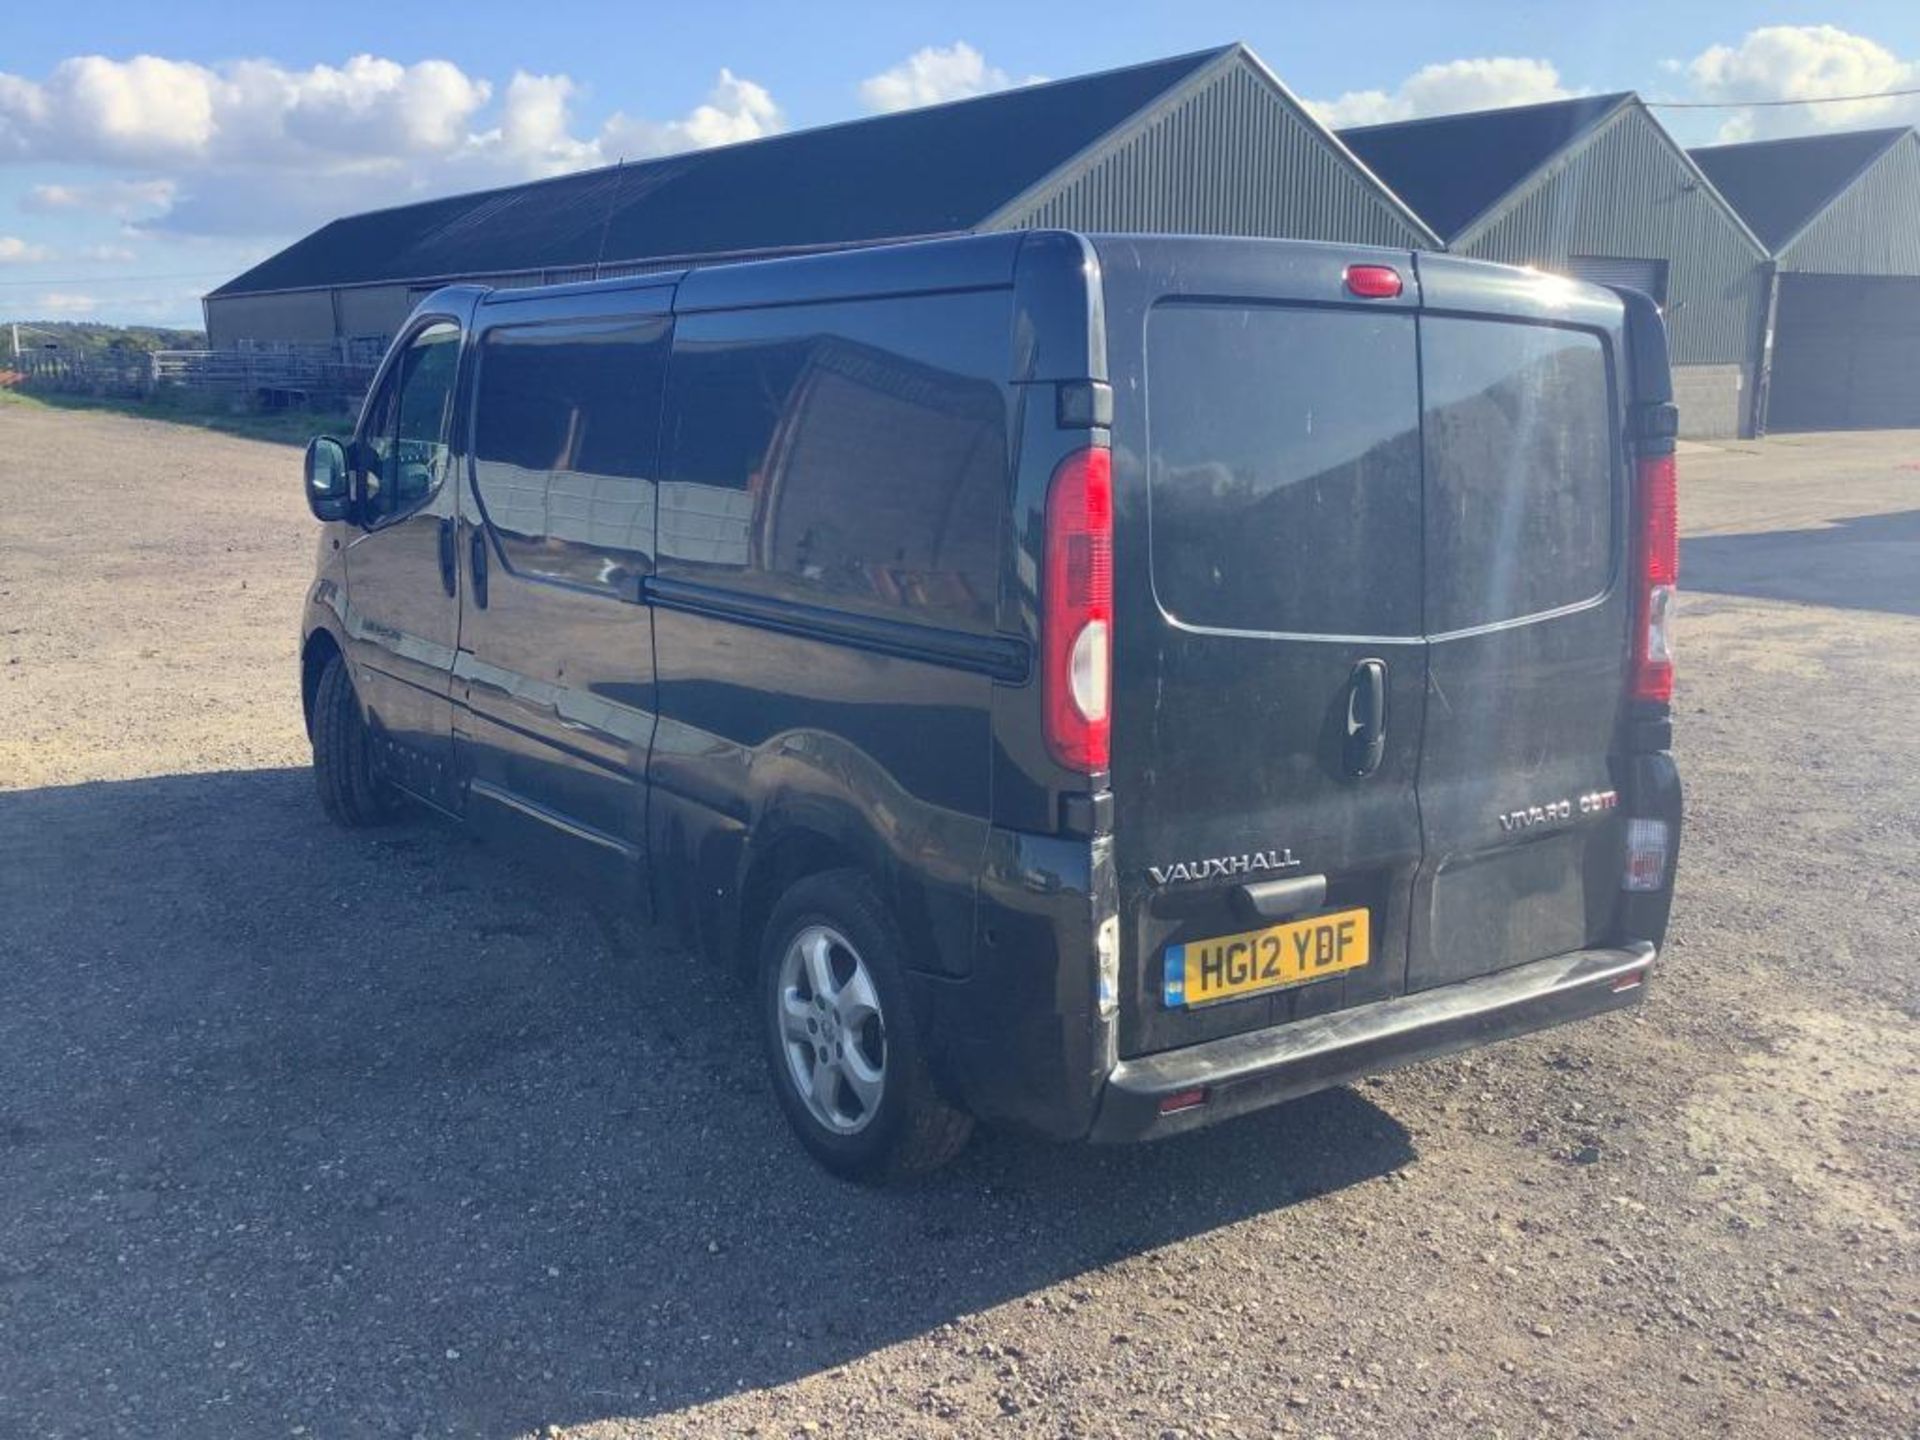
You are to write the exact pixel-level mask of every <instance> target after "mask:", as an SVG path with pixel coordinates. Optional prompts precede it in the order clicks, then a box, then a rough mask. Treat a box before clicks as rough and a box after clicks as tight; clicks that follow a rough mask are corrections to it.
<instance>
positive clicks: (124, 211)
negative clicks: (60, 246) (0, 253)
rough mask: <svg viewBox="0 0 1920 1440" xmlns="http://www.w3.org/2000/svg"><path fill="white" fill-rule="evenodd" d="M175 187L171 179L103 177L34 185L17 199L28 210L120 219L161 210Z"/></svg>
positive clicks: (171, 195) (170, 201)
mask: <svg viewBox="0 0 1920 1440" xmlns="http://www.w3.org/2000/svg"><path fill="white" fill-rule="evenodd" d="M176 188H177V187H176V186H175V184H174V182H173V181H171V180H102V181H99V182H97V183H87V184H80V185H36V186H34V187H33V188H32V189H31V190H29V191H28V192H27V193H26V194H25V195H24V196H22V197H21V200H20V208H21V209H22V210H27V211H35V212H41V213H52V212H54V211H60V210H84V211H91V212H94V213H96V214H100V215H112V216H116V217H118V218H120V219H127V218H129V217H131V216H135V215H140V214H145V213H151V212H153V211H156V210H164V209H166V208H167V206H168V205H170V204H172V203H173V194H174V190H175V189H176Z"/></svg>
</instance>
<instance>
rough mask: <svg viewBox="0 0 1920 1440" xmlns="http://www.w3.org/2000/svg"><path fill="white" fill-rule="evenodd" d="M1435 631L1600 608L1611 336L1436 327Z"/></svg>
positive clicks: (1608, 536) (1425, 334)
mask: <svg viewBox="0 0 1920 1440" xmlns="http://www.w3.org/2000/svg"><path fill="white" fill-rule="evenodd" d="M1421 359H1422V364H1423V372H1424V378H1425V381H1426V396H1425V398H1426V407H1427V414H1426V459H1427V566H1428V574H1429V577H1430V579H1429V588H1430V594H1429V596H1428V612H1427V625H1428V628H1429V629H1430V630H1431V631H1433V633H1435V634H1444V633H1445V632H1447V631H1449V630H1459V629H1464V628H1466V627H1468V626H1473V625H1485V624H1491V623H1494V622H1496V621H1501V620H1511V619H1515V618H1517V617H1519V616H1523V615H1532V614H1536V613H1538V612H1540V611H1543V610H1552V609H1556V608H1558V607H1560V606H1563V605H1571V604H1575V603H1578V602H1579V601H1582V600H1587V599H1591V598H1592V597H1594V596H1595V595H1598V594H1599V593H1600V592H1601V591H1603V590H1605V589H1606V587H1607V582H1608V579H1609V577H1610V576H1611V574H1612V570H1613V545H1614V540H1613V534H1614V488H1613V420H1612V409H1611V405H1610V401H1609V398H1608V389H1607V367H1606V357H1605V352H1604V351H1603V350H1602V348H1601V343H1600V340H1599V339H1598V337H1596V336H1593V335H1588V334H1582V333H1579V332H1576V331H1571V330H1556V329H1553V328H1551V327H1549V326H1544V325H1515V324H1509V323H1503V322H1500V321H1495V320H1426V321H1423V322H1422V326H1421Z"/></svg>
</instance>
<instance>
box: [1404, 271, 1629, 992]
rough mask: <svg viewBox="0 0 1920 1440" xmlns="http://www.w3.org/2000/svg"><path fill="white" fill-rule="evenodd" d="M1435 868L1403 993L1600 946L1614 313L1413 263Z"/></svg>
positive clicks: (1570, 290)
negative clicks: (1418, 294) (1417, 275)
mask: <svg viewBox="0 0 1920 1440" xmlns="http://www.w3.org/2000/svg"><path fill="white" fill-rule="evenodd" d="M1420 271H1421V284H1422V291H1423V300H1424V306H1425V308H1424V310H1423V312H1422V315H1421V318H1420V362H1421V383H1422V397H1423V425H1422V430H1423V453H1424V462H1425V472H1426V486H1425V496H1426V517H1427V519H1426V542H1425V558H1424V569H1425V573H1426V626H1427V632H1428V635H1429V638H1430V648H1429V653H1428V693H1427V701H1426V723H1425V732H1424V737H1423V741H1422V748H1421V756H1420V782H1419V794H1420V812H1421V816H1422V820H1423V836H1424V850H1425V858H1424V860H1423V862H1422V865H1421V871H1420V879H1419V883H1418V885H1417V886H1416V887H1415V894H1414V905H1413V915H1414V919H1413V932H1412V938H1411V946H1410V954H1409V962H1408V972H1407V980H1408V988H1409V989H1412V990H1419V989H1424V988H1427V987H1429V986H1434V985H1442V984H1447V983H1449V982H1452V981H1457V980H1465V979H1470V978H1472V977H1474V976H1477V975H1484V974H1489V973H1491V972H1493V971H1496V970H1502V969H1506V968H1508V967H1510V966H1513V965H1519V964H1524V963H1525V962H1527V961H1529V960H1537V959H1542V958H1544V957H1546V956H1549V955H1559V954H1564V953H1566V952H1568V951H1573V950H1580V949H1584V948H1586V947H1588V946H1591V945H1597V944H1601V943H1604V942H1605V940H1606V938H1607V936H1608V933H1609V931H1610V929H1611V928H1612V926H1613V925H1614V923H1615V921H1616V919H1617V910H1618V907H1619V903H1620V866H1621V853H1622V845H1623V833H1624V824H1625V809H1624V807H1623V806H1622V805H1621V804H1620V798H1619V797H1620V796H1621V795H1622V794H1623V793H1624V792H1625V790H1626V788H1627V783H1628V782H1627V777H1626V773H1625V769H1624V761H1623V753H1624V749H1625V746H1624V743H1623V741H1624V735H1625V726H1624V719H1625V716H1624V706H1625V692H1626V686H1627V672H1628V666H1629V647H1628V640H1627V636H1628V630H1629V611H1630V609H1631V597H1630V587H1629V586H1628V585H1627V584H1626V583H1625V580H1626V559H1627V551H1628V545H1627V537H1628V534H1629V530H1628V525H1627V512H1626V502H1627V496H1628V490H1629V487H1628V485H1627V483H1626V479H1627V477H1626V466H1625V456H1624V454H1623V445H1622V439H1623V436H1624V432H1625V409H1624V403H1623V399H1622V389H1623V385H1624V380H1625V377H1624V376H1623V375H1622V374H1621V373H1620V372H1621V369H1622V367H1621V364H1620V358H1621V356H1622V355H1623V353H1624V351H1623V341H1622V336H1623V324H1624V321H1623V311H1622V307H1621V304H1620V301H1619V300H1618V298H1617V297H1615V296H1613V295H1611V294H1608V293H1607V292H1605V291H1602V290H1599V289H1597V288H1593V287H1589V286H1584V285H1576V284H1572V283H1571V282H1559V281H1554V280H1550V279H1544V278H1542V277H1529V276H1526V275H1523V274H1522V273H1520V272H1516V271H1501V270H1493V269H1489V268H1488V267H1484V266H1477V265H1473V264H1470V263H1463V262H1461V261H1458V260H1453V259H1449V258H1446V257H1440V256H1431V257H1430V256H1422V257H1421V259H1420Z"/></svg>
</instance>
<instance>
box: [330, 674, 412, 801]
mask: <svg viewBox="0 0 1920 1440" xmlns="http://www.w3.org/2000/svg"><path fill="white" fill-rule="evenodd" d="M313 778H314V783H315V784H316V786H317V787H318V788H319V791H320V806H321V808H322V809H323V810H325V811H326V812H327V818H328V819H329V820H331V821H333V822H334V823H335V824H336V825H349V826H353V827H356V828H358V827H362V826H367V825H379V824H382V823H383V822H385V821H387V820H390V819H392V818H393V812H394V811H395V810H396V809H397V808H398V797H397V796H396V795H395V794H394V791H393V788H392V787H391V786H390V785H388V784H387V783H386V782H385V781H383V780H382V779H381V778H380V777H379V776H378V775H377V774H375V773H374V769H373V745H372V738H371V736H370V735H369V733H368V730H367V722H366V717H365V716H364V715H362V714H361V712H360V700H359V697H358V696H356V695H355V694H354V693H353V678H352V677H351V676H350V675H348V674H347V663H346V661H345V660H343V659H342V658H341V657H340V656H338V655H335V656H334V657H333V658H332V659H331V660H329V661H327V667H326V669H325V670H323V671H321V672H320V685H319V688H318V689H317V690H316V691H315V693H314V703H313Z"/></svg>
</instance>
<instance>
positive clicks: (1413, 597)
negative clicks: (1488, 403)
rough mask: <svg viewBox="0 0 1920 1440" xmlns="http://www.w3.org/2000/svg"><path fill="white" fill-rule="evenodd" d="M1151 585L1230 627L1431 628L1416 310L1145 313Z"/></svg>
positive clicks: (1206, 619)
mask: <svg viewBox="0 0 1920 1440" xmlns="http://www.w3.org/2000/svg"><path fill="white" fill-rule="evenodd" d="M1147 386H1148V402H1147V441H1148V447H1149V451H1150V454H1149V463H1148V476H1149V480H1148V484H1149V491H1150V504H1151V515H1152V519H1151V529H1152V541H1151V544H1152V550H1153V583H1154V593H1155V595H1156V596H1157V597H1158V599H1159V601H1160V604H1161V605H1162V606H1163V607H1165V609H1166V610H1167V611H1168V613H1170V614H1171V615H1173V616H1175V617H1176V618H1178V619H1180V620H1183V621H1186V622H1187V623H1189V624H1193V625H1203V626H1209V627H1215V628H1220V629H1234V630H1268V631H1291V632H1295V633H1307V634H1330V635H1417V634H1418V633H1420V626H1421V595H1420V584H1421V580H1420V441H1419V419H1420V407H1419V399H1418V394H1417V389H1416V378H1415V369H1414V328H1413V319H1412V317H1411V316H1408V315H1402V314H1389V313H1383V312H1371V311H1335V310H1304V309H1287V308H1282V307H1262V306H1250V305H1244V304H1241V305H1228V304H1188V303H1179V304H1164V305H1161V306H1159V307H1157V308H1156V309H1155V310H1154V311H1153V314H1152V316H1151V318H1150V319H1149V321H1148V326H1147Z"/></svg>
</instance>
